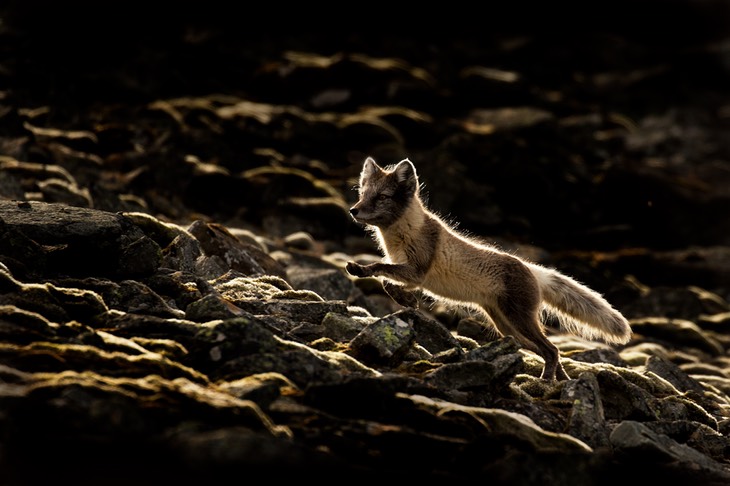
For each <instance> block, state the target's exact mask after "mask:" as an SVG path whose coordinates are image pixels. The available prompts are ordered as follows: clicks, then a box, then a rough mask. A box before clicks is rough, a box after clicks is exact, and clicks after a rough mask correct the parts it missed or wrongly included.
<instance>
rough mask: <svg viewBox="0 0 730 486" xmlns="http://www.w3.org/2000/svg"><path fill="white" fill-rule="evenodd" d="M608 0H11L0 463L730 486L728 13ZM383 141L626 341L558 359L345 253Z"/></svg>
mask: <svg viewBox="0 0 730 486" xmlns="http://www.w3.org/2000/svg"><path fill="white" fill-rule="evenodd" d="M599 4H600V5H598V7H606V9H601V8H598V9H597V10H596V11H590V12H588V11H584V10H581V9H580V8H578V11H577V12H575V8H576V6H575V5H574V6H573V7H574V13H578V14H579V18H580V19H581V20H582V22H581V23H580V24H574V23H572V21H570V20H568V18H567V17H564V16H562V14H561V13H560V12H556V11H552V10H549V8H548V7H542V8H541V9H540V10H538V11H534V10H530V12H531V13H532V14H533V15H532V16H530V17H529V19H526V18H525V17H524V16H523V15H524V12H523V11H522V10H521V8H522V7H524V6H525V4H519V3H518V5H517V6H516V7H512V8H507V7H501V8H499V9H495V10H494V11H492V12H490V15H489V16H487V18H485V19H484V20H481V18H480V19H477V18H474V17H473V16H470V15H469V14H468V12H464V11H461V13H460V14H459V15H456V14H448V13H444V14H443V16H439V15H438V14H436V13H431V14H430V15H426V16H425V18H424V19H421V20H420V23H415V22H412V23H403V22H402V21H401V22H397V21H395V20H396V19H390V21H388V22H386V21H383V22H381V23H379V24H375V25H377V26H378V28H376V27H375V26H374V24H372V23H368V22H366V21H365V18H366V19H367V20H368V21H369V20H370V19H371V18H372V17H374V16H375V15H374V14H373V13H371V14H369V15H366V16H365V17H364V18H361V19H360V21H355V20H351V21H350V22H349V23H348V22H347V20H348V19H344V20H343V19H340V21H339V24H338V25H339V28H337V29H335V30H328V31H327V32H325V31H324V29H322V26H323V25H325V24H327V23H328V21H325V20H323V19H324V18H325V17H322V18H318V19H317V20H315V21H312V22H309V23H306V22H303V23H298V24H287V23H286V22H284V21H282V22H281V23H277V22H274V21H272V20H271V18H272V17H271V16H270V15H273V16H276V14H277V13H276V12H274V11H273V9H269V10H267V11H266V12H267V13H266V14H265V15H264V14H259V16H258V17H257V16H251V15H249V16H247V17H245V18H244V17H241V16H240V15H233V13H231V14H230V15H229V14H228V13H227V12H226V10H225V9H223V7H221V6H220V5H217V4H215V3H212V4H210V5H208V8H209V10H205V11H199V10H196V9H195V8H192V7H179V10H176V11H174V12H173V11H171V12H162V13H154V14H152V13H150V12H148V11H146V10H140V8H141V7H142V6H143V4H141V3H140V4H138V3H136V2H133V3H132V4H131V7H130V8H125V9H122V8H115V7H109V6H106V8H102V7H99V6H95V5H96V4H92V3H87V2H65V3H56V2H48V3H46V2H19V1H10V2H7V3H6V5H5V6H4V7H2V8H1V9H0V19H1V20H2V22H0V87H1V88H0V89H2V90H1V91H0V425H1V426H0V471H1V472H0V474H1V475H2V477H0V480H1V481H2V484H9V485H19V486H20V485H30V484H47V482H48V481H63V480H67V481H73V482H74V483H76V484H89V485H91V484H100V483H104V484H127V483H128V482H131V481H134V482H135V483H137V484H153V483H154V484H159V483H160V481H165V482H169V483H178V484H198V483H199V482H200V481H224V480H228V479H229V478H231V477H232V478H236V479H235V480H236V481H237V482H238V481H239V480H240V481H243V480H244V478H246V477H248V476H249V475H251V474H258V475H259V476H260V477H264V478H266V479H285V478H291V477H294V478H308V479H316V480H322V481H324V480H326V479H327V478H337V480H338V481H343V480H344V481H351V480H356V479H375V478H384V479H416V480H424V479H434V478H435V479H442V480H447V479H478V480H489V481H490V482H491V483H492V484H525V485H528V484H529V485H532V484H551V485H552V484H556V485H562V484H572V485H603V484H616V483H617V482H618V481H622V482H627V481H628V482H635V481H638V480H641V479H642V478H644V477H647V475H648V476H649V477H651V478H652V480H655V481H662V480H667V481H669V480H671V481H673V482H678V481H679V482H684V483H685V484H718V485H719V484H728V482H730V435H729V434H730V420H728V419H729V418H730V359H729V358H728V349H730V218H729V217H728V215H730V138H728V137H727V133H728V129H730V67H729V66H730V31H727V30H726V27H727V26H728V25H730V22H728V20H729V19H730V10H728V8H727V7H726V6H725V5H724V3H722V2H713V1H705V2H674V1H671V2H670V1H668V2H651V1H645V2H617V3H615V2H614V3H610V4H609V3H607V4H605V5H604V4H603V2H599ZM576 5H577V4H576ZM639 5H640V6H639ZM658 5H661V8H660V7H658ZM197 7H198V8H199V7H200V6H197ZM141 12H144V14H142V13H141ZM299 13H300V12H293V11H291V10H289V11H287V14H288V16H287V18H288V19H289V21H292V19H293V18H298V17H297V15H298V14H299ZM310 13H312V12H310ZM329 13H330V14H332V12H329ZM292 16H293V17H292ZM89 18H93V19H94V21H93V22H92V21H89V20H88V19H89ZM277 18H278V17H277ZM327 18H329V17H327ZM537 19H539V20H537ZM398 20H400V19H398ZM436 21H439V22H441V24H438V25H444V24H449V23H450V24H449V25H451V26H452V29H451V30H449V31H448V32H447V31H446V30H445V29H435V28H433V27H430V28H426V27H427V26H432V25H433V23H434V22H436ZM453 22H457V23H456V24H454V23H453ZM291 25H296V26H297V27H296V28H291ZM453 25H459V26H462V28H461V29H456V30H454V29H453ZM368 155H370V156H373V157H374V158H375V159H376V160H377V161H378V162H380V163H382V164H384V165H385V164H390V163H395V162H398V161H400V160H401V159H403V158H406V157H408V158H409V159H410V160H411V161H413V162H414V164H415V165H416V167H417V169H418V171H419V174H420V176H421V181H422V182H423V183H424V191H425V193H426V194H427V195H428V203H429V205H430V206H431V207H432V208H433V209H434V210H436V211H438V212H439V213H440V214H442V215H444V216H445V217H447V218H449V219H452V220H454V222H458V224H459V227H460V228H461V229H463V230H465V231H467V232H469V233H471V234H474V235H479V236H480V237H483V238H484V239H485V240H487V241H489V242H492V243H496V244H498V245H501V246H503V247H504V248H506V249H508V250H509V251H513V252H515V253H517V254H520V255H522V256H524V257H525V258H529V259H532V260H534V261H538V262H540V263H543V264H546V265H550V266H554V267H556V268H558V269H560V270H561V271H563V272H565V273H567V274H570V275H572V276H574V277H576V278H577V279H578V280H581V281H583V282H585V283H586V284H588V285H590V286H591V287H593V288H594V289H596V290H598V291H600V292H601V293H603V294H604V295H605V296H606V298H607V299H608V300H609V301H610V302H611V303H612V304H614V305H615V306H616V307H617V308H618V309H619V310H621V311H622V312H623V313H624V314H625V315H626V316H627V317H628V318H629V319H630V320H631V324H632V328H633V331H634V335H633V338H632V340H631V341H630V342H629V343H627V344H626V345H624V346H608V345H605V344H602V343H597V342H590V341H585V340H582V339H579V338H576V337H574V336H570V335H567V334H564V333H562V332H561V331H560V329H559V328H558V327H557V326H555V325H554V323H552V322H548V323H547V332H548V333H549V335H550V339H551V340H553V342H555V343H556V345H558V347H559V348H560V350H561V356H562V361H563V363H564V366H565V368H566V371H567V372H568V374H569V375H570V376H571V378H572V379H571V380H569V381H564V382H546V381H543V380H540V379H539V375H540V371H541V369H542V361H541V359H540V358H539V357H537V356H536V355H534V354H533V353H531V352H528V351H525V350H523V349H521V348H520V347H519V345H518V344H517V343H516V342H515V341H514V340H513V339H512V338H510V337H500V336H497V335H496V334H495V333H494V332H493V331H492V330H491V329H490V328H489V327H488V326H486V327H485V325H484V324H483V322H481V321H480V320H479V316H477V315H474V314H470V313H466V312H464V311H462V310H459V309H453V308H448V307H445V306H443V305H442V304H440V303H437V302H431V301H429V300H428V299H427V298H425V297H422V298H421V299H420V305H419V306H418V308H406V307H401V306H399V305H397V304H395V303H394V302H392V301H391V300H390V299H389V298H388V297H387V296H386V295H385V294H384V292H383V290H382V287H381V284H380V282H378V281H377V280H374V279H367V278H366V279H354V278H352V277H351V276H349V275H348V274H347V272H345V270H344V266H345V263H346V262H347V261H348V260H353V259H354V260H358V261H362V262H364V261H372V260H374V259H377V258H379V255H378V251H377V248H376V247H375V245H374V244H373V242H372V241H371V240H370V239H369V236H368V235H367V233H366V232H365V231H364V230H363V229H362V228H361V227H359V226H358V225H357V224H355V223H354V222H353V221H352V219H351V218H350V217H349V215H348V211H347V209H348V207H349V206H350V205H351V204H352V203H353V202H354V200H355V198H356V191H354V190H353V188H354V186H355V184H356V183H357V176H358V173H359V170H360V167H361V165H362V162H363V161H364V159H365V157H367V156H368Z"/></svg>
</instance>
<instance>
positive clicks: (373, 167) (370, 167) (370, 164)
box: [360, 157, 383, 185]
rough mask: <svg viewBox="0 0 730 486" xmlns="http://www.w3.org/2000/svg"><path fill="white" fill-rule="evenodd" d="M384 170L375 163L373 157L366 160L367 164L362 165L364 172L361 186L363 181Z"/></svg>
mask: <svg viewBox="0 0 730 486" xmlns="http://www.w3.org/2000/svg"><path fill="white" fill-rule="evenodd" d="M382 170H383V169H382V168H381V167H380V166H379V165H378V164H377V163H375V159H373V158H372V157H368V158H367V159H365V163H364V164H363V165H362V172H360V185H362V184H363V181H365V179H367V178H368V177H370V176H371V175H373V174H375V173H376V172H381V171H382Z"/></svg>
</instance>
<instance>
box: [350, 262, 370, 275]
mask: <svg viewBox="0 0 730 486" xmlns="http://www.w3.org/2000/svg"><path fill="white" fill-rule="evenodd" d="M345 270H347V273H349V274H350V275H352V276H353V277H369V276H370V272H368V269H367V268H366V267H365V266H364V265H360V264H359V263H357V262H347V265H346V266H345Z"/></svg>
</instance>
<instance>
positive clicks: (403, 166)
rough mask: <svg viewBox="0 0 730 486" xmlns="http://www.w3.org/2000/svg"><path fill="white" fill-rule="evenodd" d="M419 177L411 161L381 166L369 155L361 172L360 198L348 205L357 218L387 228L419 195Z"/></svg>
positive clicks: (359, 220)
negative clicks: (350, 205)
mask: <svg viewBox="0 0 730 486" xmlns="http://www.w3.org/2000/svg"><path fill="white" fill-rule="evenodd" d="M418 189H419V185H418V176H417V175H416V168H415V167H414V166H413V164H412V163H411V161H410V160H408V159H404V160H402V161H400V162H399V163H398V164H397V165H395V166H390V167H386V168H385V169H383V168H382V167H380V166H379V165H378V164H377V163H375V160H373V158H372V157H368V158H367V159H366V160H365V163H364V164H363V166H362V171H361V172H360V186H359V189H358V190H359V195H360V199H359V200H358V201H357V203H356V204H355V205H354V206H352V207H351V208H350V214H352V217H353V218H355V220H356V221H358V222H360V223H364V224H368V225H371V226H377V227H379V228H387V227H388V226H390V225H392V224H393V223H395V222H396V221H398V219H400V217H401V216H403V214H404V213H405V211H406V209H407V208H408V207H409V205H410V204H412V203H413V202H414V201H416V200H417V198H418Z"/></svg>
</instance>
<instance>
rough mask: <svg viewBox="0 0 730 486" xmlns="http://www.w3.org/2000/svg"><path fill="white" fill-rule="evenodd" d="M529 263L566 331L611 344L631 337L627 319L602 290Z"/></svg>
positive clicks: (619, 342) (546, 305) (547, 302)
mask: <svg viewBox="0 0 730 486" xmlns="http://www.w3.org/2000/svg"><path fill="white" fill-rule="evenodd" d="M528 266H529V268H530V270H531V271H532V273H533V274H534V275H535V277H537V280H538V282H539V283H540V288H541V290H542V297H543V301H544V304H545V307H546V308H547V310H548V311H549V312H552V313H553V314H555V315H556V316H557V317H558V319H559V320H560V324H561V325H562V326H563V327H564V328H565V329H566V330H567V331H568V332H571V333H573V334H576V335H578V336H582V337H584V338H586V339H600V340H603V341H605V342H607V343H612V344H624V343H627V342H628V341H629V339H631V327H630V326H629V323H628V321H627V320H626V318H625V317H624V316H622V315H621V313H620V312H619V311H617V310H616V309H614V308H613V307H612V306H611V304H609V303H608V302H607V301H606V299H604V298H603V297H602V296H601V294H599V293H598V292H596V291H594V290H592V289H590V288H588V287H586V286H585V285H583V284H581V283H579V282H576V281H575V280H573V279H572V278H570V277H568V276H566V275H563V274H562V273H560V272H558V271H556V270H553V269H551V268H546V267H542V266H540V265H536V264H529V265H528Z"/></svg>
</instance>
